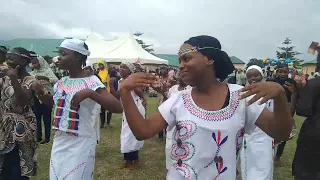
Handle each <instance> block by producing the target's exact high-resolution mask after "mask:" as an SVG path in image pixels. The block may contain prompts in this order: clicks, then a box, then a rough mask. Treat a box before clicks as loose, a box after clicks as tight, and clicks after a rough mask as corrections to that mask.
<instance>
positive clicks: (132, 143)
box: [119, 80, 146, 153]
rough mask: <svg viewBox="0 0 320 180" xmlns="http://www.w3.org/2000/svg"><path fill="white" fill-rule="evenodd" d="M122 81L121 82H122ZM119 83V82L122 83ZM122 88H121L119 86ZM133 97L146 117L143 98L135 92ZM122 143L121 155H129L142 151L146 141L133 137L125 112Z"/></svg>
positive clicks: (132, 93) (132, 92)
mask: <svg viewBox="0 0 320 180" xmlns="http://www.w3.org/2000/svg"><path fill="white" fill-rule="evenodd" d="M120 81H121V80H120ZM120 81H119V82H120ZM119 87H120V86H119ZM131 96H132V98H133V100H134V102H135V104H136V106H137V108H138V110H139V112H140V114H141V115H142V116H143V117H145V114H146V113H145V112H146V109H145V108H144V106H143V105H142V100H141V98H140V97H139V96H138V95H136V93H134V91H131ZM120 143H121V149H120V150H121V153H129V152H132V151H137V150H140V149H141V148H142V147H143V143H144V141H138V140H137V139H136V137H135V136H134V135H133V133H132V131H131V129H130V127H129V124H128V122H127V119H126V115H125V113H124V112H123V115H122V126H121V134H120Z"/></svg>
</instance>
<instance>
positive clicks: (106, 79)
mask: <svg viewBox="0 0 320 180" xmlns="http://www.w3.org/2000/svg"><path fill="white" fill-rule="evenodd" d="M98 65H99V72H98V76H99V77H100V79H101V81H102V83H103V84H104V85H105V86H106V87H107V90H108V92H109V93H110V76H109V71H108V70H107V68H106V62H105V61H103V60H101V61H99V62H98ZM111 118H112V113H111V112H107V127H109V125H110V121H111ZM100 121H101V122H100V127H101V128H104V127H105V125H106V110H105V109H103V108H101V113H100Z"/></svg>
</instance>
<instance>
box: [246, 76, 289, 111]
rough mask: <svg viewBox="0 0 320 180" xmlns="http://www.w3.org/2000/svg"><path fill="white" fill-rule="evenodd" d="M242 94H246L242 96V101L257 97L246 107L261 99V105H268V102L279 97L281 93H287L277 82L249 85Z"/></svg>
mask: <svg viewBox="0 0 320 180" xmlns="http://www.w3.org/2000/svg"><path fill="white" fill-rule="evenodd" d="M240 92H244V93H243V94H242V95H241V99H244V98H247V97H249V96H252V95H255V96H253V97H252V98H251V99H250V100H249V101H248V102H247V104H246V105H247V106H249V105H250V104H252V103H254V102H256V101H258V100H260V99H261V98H262V99H261V101H260V102H259V104H263V103H266V102H267V101H268V100H270V99H274V98H276V97H278V96H279V95H280V94H281V93H285V90H284V89H283V87H282V86H281V85H280V84H278V83H275V82H260V83H253V84H250V85H247V86H246V87H244V88H242V89H241V90H240Z"/></svg>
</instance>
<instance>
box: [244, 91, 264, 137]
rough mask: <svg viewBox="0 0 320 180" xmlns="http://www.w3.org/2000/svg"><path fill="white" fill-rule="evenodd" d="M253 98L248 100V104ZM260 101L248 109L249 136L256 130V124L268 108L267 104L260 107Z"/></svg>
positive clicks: (246, 128)
mask: <svg viewBox="0 0 320 180" xmlns="http://www.w3.org/2000/svg"><path fill="white" fill-rule="evenodd" d="M252 97H253V96H250V97H248V98H246V102H248V101H249V100H250V99H251V98H252ZM259 102H260V101H256V102H254V103H253V104H251V105H250V106H248V107H246V123H245V131H246V133H247V134H251V133H252V132H253V130H254V129H255V127H256V126H255V123H256V121H257V119H258V118H259V116H260V114H261V113H262V111H263V110H264V108H265V107H266V104H261V105H259Z"/></svg>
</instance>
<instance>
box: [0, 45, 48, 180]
mask: <svg viewBox="0 0 320 180" xmlns="http://www.w3.org/2000/svg"><path fill="white" fill-rule="evenodd" d="M6 59H7V65H8V67H1V75H2V77H1V79H0V89H1V102H0V104H1V105H0V108H1V109H0V110H1V121H0V137H1V138H0V142H1V148H0V169H1V174H0V179H8V180H9V179H17V180H28V179H29V176H35V175H36V171H37V162H36V161H37V160H36V156H37V155H36V153H35V151H36V148H37V145H36V141H35V139H36V118H35V115H34V114H33V112H32V108H31V106H32V91H34V92H35V93H36V94H38V95H39V96H42V95H43V94H44V93H45V91H44V90H43V89H42V88H40V86H39V84H38V83H37V81H36V80H35V78H34V77H32V76H30V75H29V74H28V73H27V72H26V69H25V67H26V66H27V65H28V64H29V63H30V60H31V57H30V53H29V51H27V50H26V49H24V48H13V49H11V50H10V51H8V52H7V56H6Z"/></svg>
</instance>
